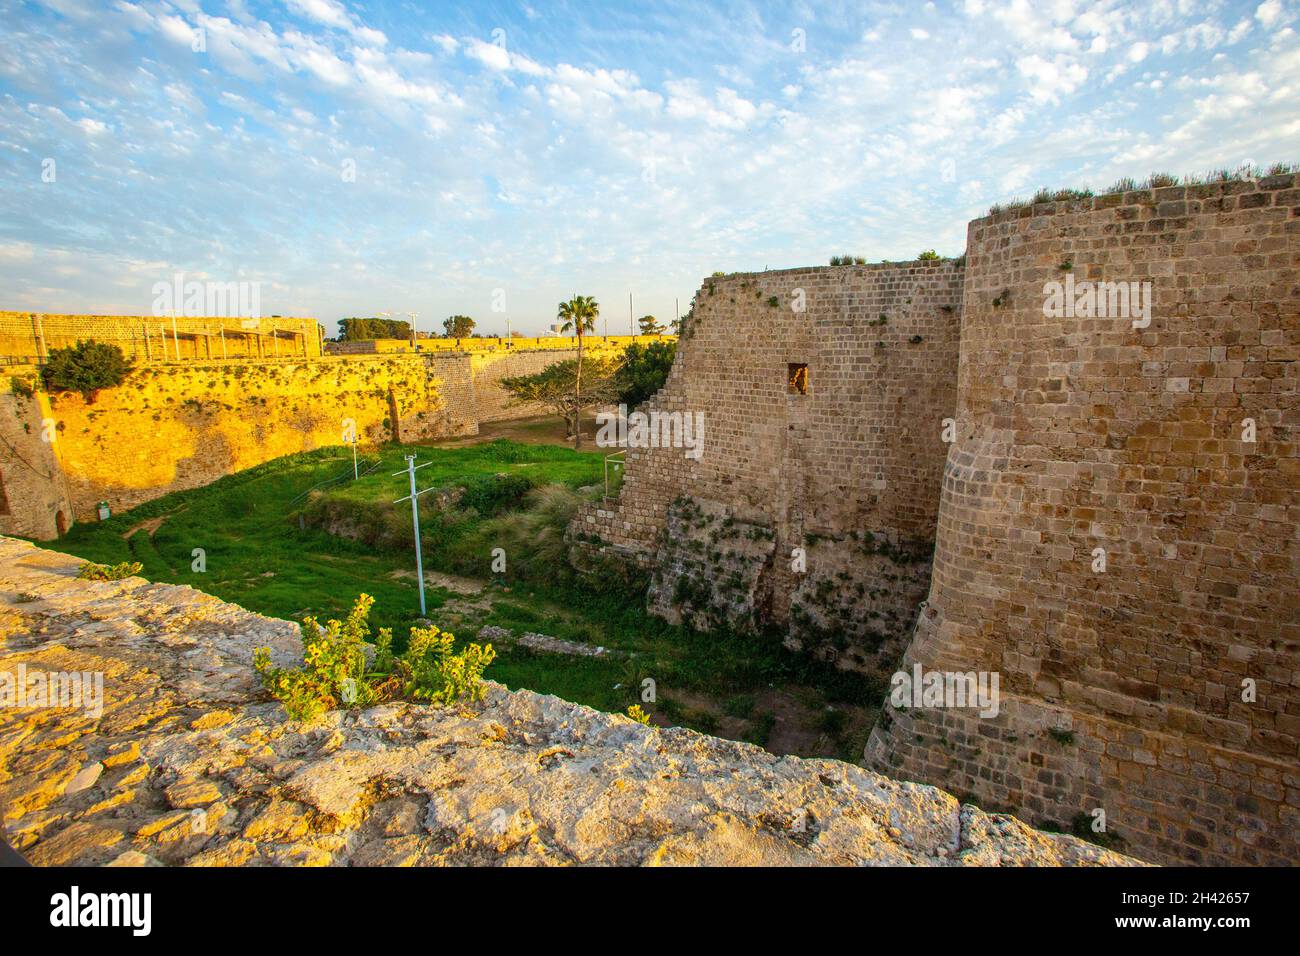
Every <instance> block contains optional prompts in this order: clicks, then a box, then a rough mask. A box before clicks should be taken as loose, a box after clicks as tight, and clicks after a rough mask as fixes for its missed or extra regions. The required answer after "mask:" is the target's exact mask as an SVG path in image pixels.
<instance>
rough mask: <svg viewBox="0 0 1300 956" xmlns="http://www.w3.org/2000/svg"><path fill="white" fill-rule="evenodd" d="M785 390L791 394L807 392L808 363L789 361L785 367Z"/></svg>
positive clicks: (805, 393) (804, 393)
mask: <svg viewBox="0 0 1300 956" xmlns="http://www.w3.org/2000/svg"><path fill="white" fill-rule="evenodd" d="M786 391H787V392H789V393H790V394H791V395H807V394H808V364H807V363H806V362H791V363H790V364H789V365H788V366H787V367H786Z"/></svg>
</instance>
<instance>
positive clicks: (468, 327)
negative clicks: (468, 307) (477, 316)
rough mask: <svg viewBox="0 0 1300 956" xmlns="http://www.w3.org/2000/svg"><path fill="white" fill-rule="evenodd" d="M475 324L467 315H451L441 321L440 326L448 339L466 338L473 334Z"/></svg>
mask: <svg viewBox="0 0 1300 956" xmlns="http://www.w3.org/2000/svg"><path fill="white" fill-rule="evenodd" d="M477 324H478V323H477V322H475V321H474V320H473V319H471V318H470V317H469V316H468V315H452V316H448V317H447V318H446V319H445V320H444V321H443V323H442V327H443V329H444V330H445V331H446V333H447V338H449V339H467V338H469V337H470V336H472V335H473V334H474V326H475V325H477Z"/></svg>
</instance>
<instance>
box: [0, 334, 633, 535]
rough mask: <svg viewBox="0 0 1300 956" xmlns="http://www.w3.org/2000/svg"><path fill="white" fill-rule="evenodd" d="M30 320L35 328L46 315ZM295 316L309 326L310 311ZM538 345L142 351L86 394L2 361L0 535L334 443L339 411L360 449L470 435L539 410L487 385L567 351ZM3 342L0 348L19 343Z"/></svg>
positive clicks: (613, 350)
mask: <svg viewBox="0 0 1300 956" xmlns="http://www.w3.org/2000/svg"><path fill="white" fill-rule="evenodd" d="M15 314H16V313H9V314H8V315H15ZM0 318H2V317H0ZM44 318H45V320H46V322H45V324H44V329H45V331H46V333H49V330H50V328H51V325H53V323H51V322H49V321H48V320H49V319H50V317H49V316H46V317H44ZM65 318H75V317H65ZM84 318H85V319H86V321H85V322H68V323H65V325H66V328H67V329H69V330H75V332H76V333H77V334H81V333H85V334H86V336H89V335H92V334H95V335H99V334H100V333H101V332H102V331H104V330H103V329H100V327H99V324H98V323H99V322H100V317H84ZM169 321H170V320H169ZM178 321H179V320H178ZM191 321H201V320H191ZM210 321H214V322H216V321H223V320H210ZM224 321H233V322H238V321H240V320H237V319H236V320H224ZM294 321H299V320H294ZM302 321H305V322H308V323H310V327H311V328H315V325H316V323H315V320H302ZM133 322H134V319H132V318H130V317H127V318H126V320H125V321H124V323H123V330H119V333H118V336H117V337H116V338H114V337H113V336H112V335H110V334H103V335H102V338H97V341H110V342H114V343H115V344H122V343H124V342H128V341H129V333H130V329H131V327H132V325H133ZM108 330H109V331H111V328H109V329H108ZM69 334H71V332H70V333H69ZM233 338H234V336H233V334H232V335H230V336H228V337H227V341H228V342H229V341H231V340H232V339H233ZM621 338H628V339H629V341H630V337H621ZM638 339H639V340H641V341H646V340H648V339H647V337H638ZM45 341H46V343H47V344H49V347H51V348H55V347H59V345H62V344H72V342H73V341H76V339H73V340H72V341H68V342H64V341H62V340H59V339H56V338H54V337H53V336H52V335H49V334H47V337H46V339H45ZM180 341H181V343H182V346H183V345H184V343H185V342H186V341H187V340H186V339H185V338H183V337H182V338H180ZM190 341H199V342H202V341H204V340H202V339H198V338H195V339H191V340H190ZM250 341H255V340H250ZM283 341H284V342H287V341H288V339H287V338H286V339H284V340H283ZM312 341H314V340H312ZM541 341H542V344H543V347H540V348H537V347H531V346H530V345H518V346H516V347H513V348H511V349H510V350H508V351H507V350H504V349H500V350H492V349H487V348H479V349H475V350H473V351H443V350H439V351H428V352H421V353H420V354H415V353H399V352H381V353H378V354H373V355H347V356H332V355H331V356H323V357H322V356H320V355H319V354H315V355H310V356H308V357H303V356H302V354H301V351H300V352H299V353H298V355H297V356H296V357H286V356H284V355H282V356H281V357H280V358H278V359H277V358H274V357H271V358H266V357H261V358H259V357H257V356H245V357H235V358H230V357H228V358H227V359H226V360H221V359H208V358H207V357H206V356H205V355H202V354H201V355H200V356H198V357H193V356H189V357H186V355H185V353H184V349H183V348H182V359H181V360H180V361H177V360H175V359H174V358H172V359H169V360H168V361H166V362H163V361H161V360H156V361H149V360H142V359H141V356H142V354H143V353H142V352H141V351H137V352H135V353H132V354H133V355H135V357H136V359H137V365H136V367H135V369H134V370H133V371H132V372H131V374H130V376H129V378H128V379H127V381H125V382H124V383H123V384H122V386H121V387H118V388H111V389H103V390H101V391H100V392H99V393H98V394H97V395H96V396H95V398H94V401H93V402H87V401H86V400H85V399H83V398H82V396H80V395H79V394H75V393H65V394H59V395H47V394H45V393H44V392H43V391H41V390H40V389H39V388H34V386H35V384H36V381H37V368H36V366H34V365H17V364H15V365H9V366H6V367H5V368H6V373H7V374H6V376H5V378H4V379H3V380H0V533H5V534H16V535H24V536H27V537H34V538H43V539H47V538H52V537H55V536H57V535H58V534H60V533H61V532H62V531H64V530H66V529H67V528H68V527H70V526H71V525H72V524H73V522H74V521H77V520H86V519H90V518H92V517H93V516H94V515H95V511H96V506H97V505H98V503H99V502H100V501H107V502H108V504H109V505H110V507H111V508H112V509H113V510H114V511H119V510H122V509H124V508H130V507H132V506H134V505H137V504H140V503H142V502H144V501H148V500H150V499H153V498H157V497H159V496H161V495H164V494H167V493H168V492H171V491H179V490H182V489H186V488H194V487H198V486H200V485H204V484H207V483H209V482H212V481H215V480H216V479H217V478H220V477H221V476H223V475H227V474H230V473H232V472H235V471H239V470H242V469H244V468H249V467H252V466H253V465H257V464H260V463H262V462H264V461H268V460H270V459H272V458H277V457H280V456H281V455H288V454H293V453H295V452H299V451H307V450H311V449H314V448H320V447H322V446H326V445H338V444H341V443H342V442H343V432H344V427H345V426H344V420H345V419H351V420H352V421H353V422H354V423H355V427H356V433H357V438H358V441H359V442H360V443H361V444H362V445H367V444H373V443H378V442H384V441H421V440H428V439H437V438H445V437H452V436H458V435H474V434H477V433H478V428H479V423H480V422H488V421H499V420H503V419H511V418H522V417H527V416H529V415H535V414H539V413H540V412H542V411H543V409H541V408H540V407H538V406H534V405H514V404H512V403H511V401H510V397H509V395H508V393H507V392H506V391H505V390H504V389H503V388H501V386H500V381H501V379H502V378H504V377H508V376H513V375H529V374H533V373H536V372H540V371H541V370H543V369H544V368H546V367H547V366H548V365H551V364H553V363H555V362H559V361H563V360H565V359H571V358H573V357H574V356H575V355H576V350H575V349H574V347H573V345H572V340H571V339H570V340H563V339H560V340H555V341H558V342H560V343H561V344H565V345H566V346H567V347H564V348H552V347H550V345H551V344H552V340H549V339H547V340H541ZM6 342H7V340H4V341H0V345H4V346H5V347H16V348H25V347H29V346H23V345H21V344H20V345H17V346H15V345H13V344H12V343H9V344H6ZM51 343H58V344H51ZM422 344H423V343H422ZM299 345H300V346H301V340H300V342H299ZM172 347H173V346H172V345H169V348H172ZM625 347H626V343H623V342H610V343H605V342H601V343H599V344H597V345H595V346H594V348H593V349H592V351H593V352H596V353H600V354H617V353H618V352H621V351H622V349H623V348H625ZM140 349H143V345H141V346H140ZM286 351H287V346H286ZM158 352H159V349H158V348H154V349H153V354H157V353H158ZM169 354H170V355H172V356H174V354H175V353H174V352H172V353H169ZM21 355H22V353H21V352H18V353H11V354H10V356H9V357H10V358H20V357H21Z"/></svg>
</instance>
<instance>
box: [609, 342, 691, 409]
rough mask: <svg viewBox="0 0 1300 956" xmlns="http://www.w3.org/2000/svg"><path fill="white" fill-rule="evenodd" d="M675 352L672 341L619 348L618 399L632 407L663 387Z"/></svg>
mask: <svg viewBox="0 0 1300 956" xmlns="http://www.w3.org/2000/svg"><path fill="white" fill-rule="evenodd" d="M676 354H677V343H676V342H651V343H649V344H648V345H638V344H633V345H629V346H628V347H627V349H626V350H624V352H623V365H622V367H621V368H620V369H619V371H618V377H617V380H616V382H615V386H616V388H617V389H618V400H619V401H620V402H622V403H623V404H624V405H626V406H627V407H628V408H629V409H632V408H636V407H637V406H638V405H640V404H641V403H643V402H645V401H646V400H647V399H649V398H650V396H651V395H653V394H654V393H655V392H657V391H659V389H661V388H663V385H664V382H665V381H666V380H667V379H668V371H669V370H670V369H671V368H672V367H673V358H674V356H676Z"/></svg>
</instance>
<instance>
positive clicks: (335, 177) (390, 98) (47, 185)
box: [0, 0, 1300, 334]
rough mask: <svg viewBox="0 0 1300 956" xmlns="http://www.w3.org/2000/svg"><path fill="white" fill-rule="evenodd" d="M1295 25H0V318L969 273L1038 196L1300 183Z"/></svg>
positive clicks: (681, 295)
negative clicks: (895, 269) (226, 289)
mask: <svg viewBox="0 0 1300 956" xmlns="http://www.w3.org/2000/svg"><path fill="white" fill-rule="evenodd" d="M1298 31H1300V0H1265V2H1262V3H1259V2H1249V3H1234V2H1226V0H1225V2H1193V0H1151V2H1138V3H1121V2H1115V0H1095V2H1090V0H1032V2H1031V0H957V2H952V3H918V2H871V0H865V2H864V0H858V2H828V3H820V2H795V3H789V2H787V3H773V4H767V3H753V2H725V0H724V2H708V3H706V2H699V0H664V2H653V0H635V2H628V0H602V2H592V3H543V2H541V0H535V2H532V3H505V2H493V0H475V2H469V0H465V2H461V3H446V2H428V3H415V2H381V0H367V2H365V3H361V2H349V0H284V2H257V0H170V2H164V0H159V2H152V0H136V2H128V0H98V2H91V0H43V2H15V0H0V308H2V309H17V310H22V311H41V312H95V313H107V314H112V313H122V314H150V312H151V308H152V306H153V303H154V300H155V295H154V291H153V290H154V286H155V284H156V283H158V282H171V281H172V280H173V277H174V276H175V275H176V274H177V273H180V274H183V275H184V276H185V278H186V279H198V280H210V281H216V282H231V281H244V282H250V283H251V282H257V283H260V294H261V309H262V312H263V313H264V314H268V315H269V314H273V313H274V314H282V315H296V316H304V315H305V316H315V317H317V318H319V319H321V320H322V321H323V322H324V323H325V324H326V327H327V329H328V330H329V331H330V332H331V333H332V332H333V330H334V321H335V320H337V319H339V318H341V317H345V316H351V315H375V314H378V313H380V312H384V311H391V312H397V313H402V312H407V311H414V312H416V313H418V317H417V320H416V321H417V325H418V327H420V328H421V329H430V328H438V327H440V325H441V322H442V320H443V319H444V318H446V317H447V316H448V315H451V314H455V313H461V314H467V315H470V316H472V317H473V318H475V319H476V321H477V322H478V326H479V330H480V331H483V332H487V333H492V334H501V333H504V332H505V330H506V327H507V325H506V323H507V321H509V323H510V328H511V329H513V330H516V331H521V332H523V333H525V334H538V333H540V332H542V331H543V330H544V329H545V328H546V327H547V326H549V325H550V324H552V323H553V322H554V321H555V311H556V304H557V303H558V302H559V301H560V300H561V299H565V298H568V297H569V296H570V295H573V294H575V293H576V294H585V295H593V296H595V297H596V299H597V301H599V302H600V304H601V313H602V319H601V320H600V321H599V322H598V323H597V331H598V332H604V331H605V329H606V328H608V331H609V332H610V333H611V334H618V333H626V332H627V331H628V327H629V302H628V296H629V294H631V295H632V297H633V298H632V304H631V311H632V312H633V313H634V314H635V315H636V316H638V317H639V316H641V315H644V314H647V313H649V314H654V315H656V316H657V317H659V318H660V319H661V320H670V319H672V318H673V317H674V315H675V311H676V309H677V308H678V307H679V306H678V303H680V310H681V311H682V312H685V311H686V309H687V308H688V307H689V304H690V300H691V297H692V296H693V295H694V293H695V291H696V290H697V289H698V288H699V286H700V283H701V279H702V278H703V277H705V276H707V275H709V274H710V273H712V272H714V271H724V272H732V271H751V270H762V269H767V268H771V269H779V268H790V267H796V266H806V265H817V264H825V263H826V262H827V261H828V259H829V257H830V256H832V255H837V254H845V253H847V254H852V255H856V256H863V257H865V258H867V259H868V260H881V259H909V258H914V257H915V256H916V255H917V254H918V253H919V252H921V251H923V250H926V249H931V248H933V249H936V250H937V251H938V252H940V253H941V254H944V255H959V254H960V253H961V252H962V251H963V249H964V247H965V236H966V224H967V222H968V220H970V219H972V218H975V217H977V216H979V215H982V214H983V213H984V212H985V211H986V210H987V208H988V207H989V206H990V205H991V204H992V203H994V202H998V201H1005V200H1008V199H1011V198H1014V197H1017V196H1028V195H1030V194H1032V193H1033V191H1034V190H1035V189H1037V188H1038V187H1040V186H1050V187H1054V188H1055V187H1067V186H1069V187H1091V188H1094V189H1100V188H1103V187H1105V186H1107V185H1108V184H1110V183H1111V182H1113V181H1114V180H1116V179H1117V178H1119V177H1121V176H1133V177H1135V178H1142V177H1144V176H1145V175H1147V174H1149V173H1151V172H1155V171H1162V172H1163V171H1167V172H1172V173H1178V174H1184V173H1195V172H1201V171H1206V170H1210V169H1214V168H1219V167H1236V166H1237V165H1239V164H1241V163H1244V162H1255V163H1258V164H1261V165H1266V164H1268V163H1271V162H1275V161H1287V162H1295V161H1297V160H1300V33H1298Z"/></svg>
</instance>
